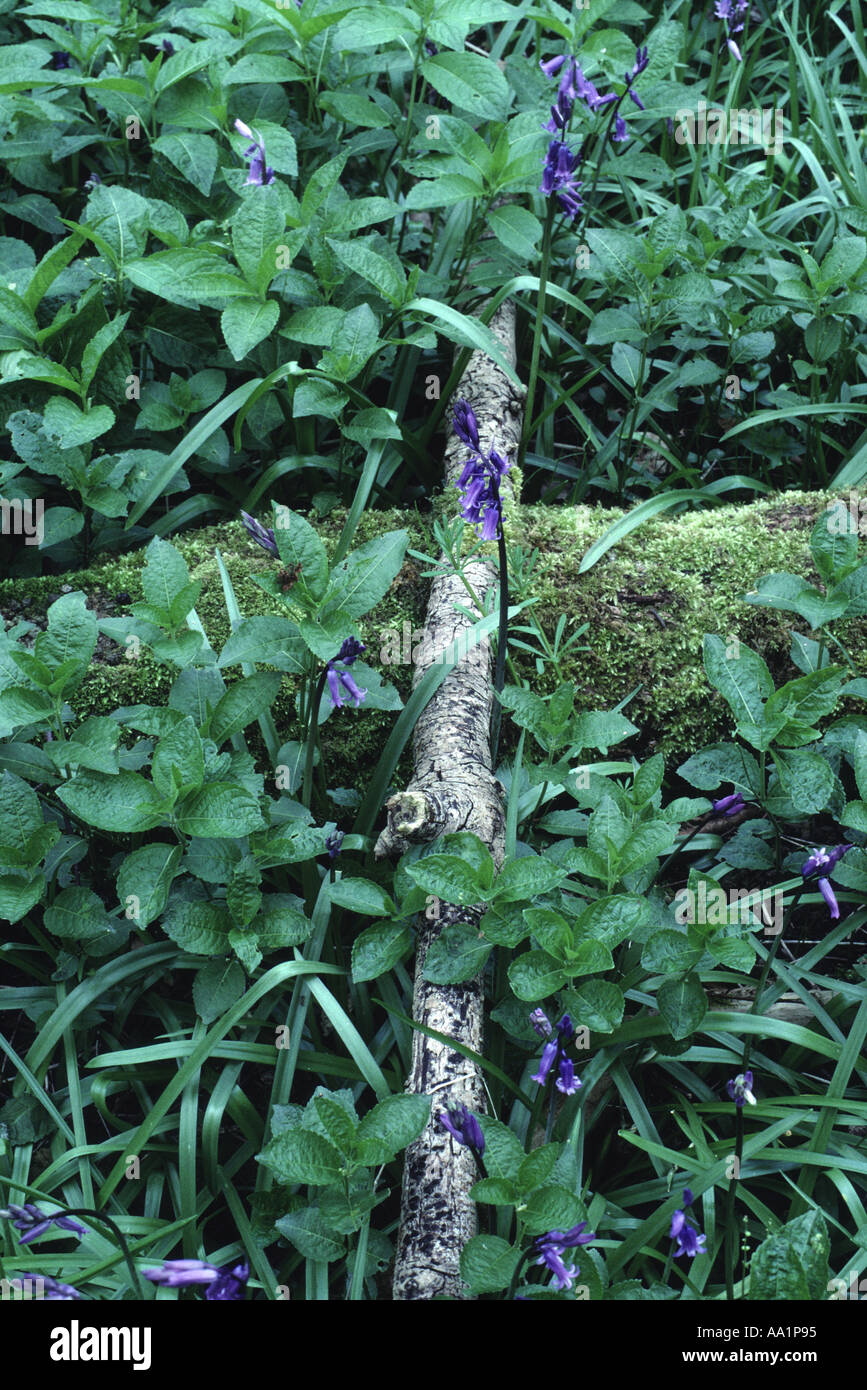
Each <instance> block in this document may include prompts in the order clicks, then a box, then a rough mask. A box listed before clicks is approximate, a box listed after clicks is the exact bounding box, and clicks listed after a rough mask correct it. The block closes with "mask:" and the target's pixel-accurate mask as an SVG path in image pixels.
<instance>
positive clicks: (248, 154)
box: [235, 120, 274, 188]
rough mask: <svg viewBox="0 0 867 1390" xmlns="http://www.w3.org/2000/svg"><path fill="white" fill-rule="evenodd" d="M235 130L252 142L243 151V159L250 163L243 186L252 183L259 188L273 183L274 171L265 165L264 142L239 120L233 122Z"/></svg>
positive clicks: (256, 132)
mask: <svg viewBox="0 0 867 1390" xmlns="http://www.w3.org/2000/svg"><path fill="white" fill-rule="evenodd" d="M235 129H236V130H237V132H238V134H239V135H243V136H244V137H245V139H247V140H252V142H253V143H252V144H251V145H248V146H247V148H246V150H245V151H244V158H245V159H249V161H250V172H249V174H248V175H247V177H246V179H245V180H244V183H245V185H246V184H248V183H252V184H256V185H257V186H258V187H260V188H261V187H263V186H264V185H265V184H269V183H273V182H274V170H273V169H272V168H271V167H270V165H267V164H266V163H265V141H264V140H263V139H262V137H261V135H260V134H259V133H258V131H255V130H252V129H251V128H250V126H248V125H246V124H245V122H244V121H240V120H238V121H236V122H235Z"/></svg>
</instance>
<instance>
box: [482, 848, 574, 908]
mask: <svg viewBox="0 0 867 1390" xmlns="http://www.w3.org/2000/svg"><path fill="white" fill-rule="evenodd" d="M565 877H566V870H565V869H563V868H561V866H560V865H559V864H552V863H550V862H549V861H548V860H546V859H538V858H536V857H535V856H530V855H527V856H524V857H523V858H521V859H510V860H509V861H508V863H507V864H506V866H505V868H504V869H503V871H502V873H501V874H500V875H499V876H498V878H497V880H496V883H495V884H494V889H493V891H494V894H495V897H496V899H497V901H499V902H507V903H514V902H521V901H524V900H525V899H526V900H531V899H533V898H536V897H538V896H539V895H540V894H541V893H547V892H549V891H550V890H551V889H552V888H555V887H556V886H557V884H558V883H562V881H563V879H564V878H565Z"/></svg>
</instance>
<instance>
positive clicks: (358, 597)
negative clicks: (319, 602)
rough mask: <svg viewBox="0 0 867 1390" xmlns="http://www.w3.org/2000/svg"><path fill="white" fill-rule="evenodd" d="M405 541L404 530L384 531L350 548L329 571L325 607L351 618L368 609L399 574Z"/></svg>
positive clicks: (362, 613)
mask: <svg viewBox="0 0 867 1390" xmlns="http://www.w3.org/2000/svg"><path fill="white" fill-rule="evenodd" d="M408 544H409V535H408V533H407V532H406V531H388V532H386V534H385V535H382V536H378V537H376V539H375V540H372V541H368V543H367V544H366V545H362V546H360V547H359V548H358V550H353V552H352V553H351V554H350V555H347V557H346V559H345V560H341V561H340V563H339V564H338V565H336V566H335V568H334V569H333V570H332V572H331V579H330V582H329V585H328V591H327V593H326V596H325V603H326V605H327V607H338V608H340V610H341V611H342V612H344V613H348V614H349V616H350V617H352V618H361V617H363V616H364V615H365V614H366V613H369V612H370V610H371V608H373V607H374V606H375V605H376V604H377V603H379V602H380V600H381V599H383V598H384V597H385V595H386V594H387V593H388V591H389V589H390V588H391V585H392V583H393V581H394V579H395V577H396V576H397V575H398V574H399V572H400V570H401V567H402V565H403V557H404V554H405V552H406V547H407V545H408Z"/></svg>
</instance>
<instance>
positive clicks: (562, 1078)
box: [555, 1057, 581, 1096]
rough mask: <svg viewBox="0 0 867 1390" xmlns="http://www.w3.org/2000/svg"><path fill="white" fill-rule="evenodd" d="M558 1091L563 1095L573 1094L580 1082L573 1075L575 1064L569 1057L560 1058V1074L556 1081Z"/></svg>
mask: <svg viewBox="0 0 867 1390" xmlns="http://www.w3.org/2000/svg"><path fill="white" fill-rule="evenodd" d="M555 1084H556V1087H557V1090H558V1091H561V1092H562V1093H563V1095H564V1096H574V1094H575V1092H576V1091H577V1090H578V1087H579V1086H580V1085H581V1082H580V1081H579V1080H578V1078H577V1076H576V1075H575V1065H574V1063H573V1062H572V1060H571V1058H569V1057H561V1058H560V1075H559V1076H558V1078H557V1081H556V1083H555Z"/></svg>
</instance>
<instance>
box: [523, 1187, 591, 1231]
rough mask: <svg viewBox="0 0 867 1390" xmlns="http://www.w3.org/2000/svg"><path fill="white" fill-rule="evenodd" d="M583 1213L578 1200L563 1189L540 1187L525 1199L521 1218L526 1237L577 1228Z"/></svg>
mask: <svg viewBox="0 0 867 1390" xmlns="http://www.w3.org/2000/svg"><path fill="white" fill-rule="evenodd" d="M583 1212H584V1207H583V1205H582V1203H581V1200H580V1198H578V1197H576V1196H575V1195H574V1194H573V1193H571V1192H567V1190H566V1188H565V1187H556V1186H551V1187H542V1188H540V1189H539V1190H538V1191H536V1192H532V1193H531V1194H530V1196H529V1197H528V1198H527V1202H526V1205H525V1207H524V1210H523V1211H522V1212H521V1216H522V1218H523V1220H524V1221H525V1222H526V1225H527V1233H528V1235H542V1234H544V1232H545V1231H568V1230H570V1229H571V1227H572V1226H577V1224H578V1222H579V1221H580V1220H581V1217H582V1215H583Z"/></svg>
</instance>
